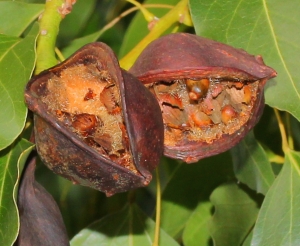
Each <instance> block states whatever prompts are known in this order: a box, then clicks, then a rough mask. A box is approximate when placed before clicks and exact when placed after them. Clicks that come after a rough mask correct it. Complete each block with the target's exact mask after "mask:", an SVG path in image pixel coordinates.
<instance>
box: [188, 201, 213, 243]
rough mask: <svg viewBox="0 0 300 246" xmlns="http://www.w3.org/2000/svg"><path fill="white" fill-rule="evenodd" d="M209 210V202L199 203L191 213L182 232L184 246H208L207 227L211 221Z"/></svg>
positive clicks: (210, 207) (208, 235) (210, 206)
mask: <svg viewBox="0 0 300 246" xmlns="http://www.w3.org/2000/svg"><path fill="white" fill-rule="evenodd" d="M211 209H212V204H211V203H210V202H200V203H199V205H198V206H197V208H196V209H195V210H194V211H193V213H192V214H191V216H190V218H189V220H188V221H187V223H186V226H185V228H184V231H183V242H184V245H185V246H199V245H201V246H204V245H209V241H210V234H209V230H208V225H209V221H210V219H211Z"/></svg>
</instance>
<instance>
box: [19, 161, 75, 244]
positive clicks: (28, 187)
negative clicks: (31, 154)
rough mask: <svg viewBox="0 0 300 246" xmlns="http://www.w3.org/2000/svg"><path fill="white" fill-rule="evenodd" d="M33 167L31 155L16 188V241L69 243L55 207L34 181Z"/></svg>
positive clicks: (52, 201)
mask: <svg viewBox="0 0 300 246" xmlns="http://www.w3.org/2000/svg"><path fill="white" fill-rule="evenodd" d="M34 171H35V159H32V161H31V162H30V163H29V165H28V166H27V167H26V170H25V172H24V174H23V177H22V181H21V185H20V189H19V195H18V207H19V213H20V233H19V237H18V241H17V244H16V245H18V246H35V245H43V246H53V245H61V246H64V245H70V244H69V239H68V235H67V230H66V228H65V225H64V222H63V219H62V216H61V213H60V211H59V208H58V206H57V204H56V202H55V200H54V199H53V198H52V196H51V195H50V194H49V193H48V192H47V191H46V190H45V189H44V187H42V186H41V185H40V184H39V183H38V182H36V181H35V178H34Z"/></svg>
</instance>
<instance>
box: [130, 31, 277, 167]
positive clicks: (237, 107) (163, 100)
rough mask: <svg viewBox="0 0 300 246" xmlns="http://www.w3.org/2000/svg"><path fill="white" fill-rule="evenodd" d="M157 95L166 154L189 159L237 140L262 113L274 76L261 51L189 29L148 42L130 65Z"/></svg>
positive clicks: (235, 142) (222, 149)
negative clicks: (251, 51) (265, 89)
mask: <svg viewBox="0 0 300 246" xmlns="http://www.w3.org/2000/svg"><path fill="white" fill-rule="evenodd" d="M129 71H130V72H131V73H132V74H133V75H135V76H136V77H137V78H138V79H139V80H140V81H141V82H142V83H144V84H145V85H146V87H148V89H149V90H150V91H151V92H152V93H153V94H154V95H155V97H156V98H157V100H158V102H159V104H160V107H161V111H162V114H163V120H164V128H165V149H164V154H165V155H166V156H169V157H171V158H175V159H181V160H183V161H185V162H187V163H191V162H196V161H198V160H199V159H202V158H204V157H208V156H212V155H215V154H218V153H221V152H224V151H226V150H228V149H230V148H231V147H233V146H234V145H235V144H237V143H238V142H239V141H240V140H241V139H242V138H243V137H244V136H245V135H246V134H247V132H249V130H250V129H252V128H253V127H254V125H255V124H256V123H257V121H258V119H259V118H260V116H261V114H262V112H263V108H264V95H263V87H264V85H265V84H266V81H267V80H268V79H270V78H272V77H275V76H276V71H275V70H273V69H272V68H270V67H268V66H266V65H265V64H264V62H263V60H262V57H261V56H253V55H250V54H248V53H246V52H245V51H243V50H241V49H235V48H233V47H231V46H228V45H225V44H222V43H219V42H216V41H213V40H209V39H206V38H202V37H199V36H196V35H192V34H187V33H176V34H169V35H166V36H164V37H161V38H159V39H157V40H155V41H153V42H152V43H150V44H149V45H148V46H147V47H146V49H145V50H144V51H143V52H142V53H141V55H140V56H139V57H138V59H137V60H136V62H135V64H134V65H133V66H132V68H131V69H130V70H129Z"/></svg>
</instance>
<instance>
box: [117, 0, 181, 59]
mask: <svg viewBox="0 0 300 246" xmlns="http://www.w3.org/2000/svg"><path fill="white" fill-rule="evenodd" d="M178 2H179V0H164V1H163V4H169V5H173V6H174V5H176V4H177V3H178ZM161 3H162V1H161V0H148V1H145V2H144V4H161ZM169 10H170V9H166V8H149V11H150V12H151V13H153V14H154V15H155V16H156V17H158V18H160V17H162V16H163V15H164V14H166V13H167V12H168V11H169ZM148 33H149V29H148V23H147V21H146V20H145V18H144V16H143V15H142V14H141V13H140V11H139V13H138V14H136V16H135V17H134V19H133V20H132V21H131V22H130V25H129V27H128V28H127V31H126V34H125V37H124V39H123V42H122V46H121V49H120V52H119V57H123V56H124V55H126V54H127V53H128V52H129V51H130V50H132V49H133V48H134V46H135V45H136V44H138V43H139V42H140V41H141V40H142V39H143V38H144V37H145V36H146V35H147V34H148Z"/></svg>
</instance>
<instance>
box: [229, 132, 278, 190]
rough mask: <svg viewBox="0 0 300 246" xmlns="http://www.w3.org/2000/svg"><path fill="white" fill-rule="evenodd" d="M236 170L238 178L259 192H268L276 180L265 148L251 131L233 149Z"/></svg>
mask: <svg viewBox="0 0 300 246" xmlns="http://www.w3.org/2000/svg"><path fill="white" fill-rule="evenodd" d="M231 155H232V160H233V166H234V172H235V175H236V177H237V179H238V180H240V181H241V182H242V183H244V184H246V185H248V186H249V187H250V188H251V189H253V190H256V191H257V192H258V193H262V194H264V195H265V194H266V193H267V191H268V190H269V188H270V186H271V185H272V183H273V182H274V180H275V176H274V173H273V171H272V166H271V163H270V162H269V160H268V157H267V155H266V153H265V151H264V149H263V148H262V147H261V146H260V144H259V143H258V142H257V141H256V139H255V138H254V135H253V132H250V133H249V134H248V135H247V136H246V137H245V138H244V139H243V140H242V141H241V142H240V143H239V144H238V145H236V146H235V147H233V148H232V149H231Z"/></svg>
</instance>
